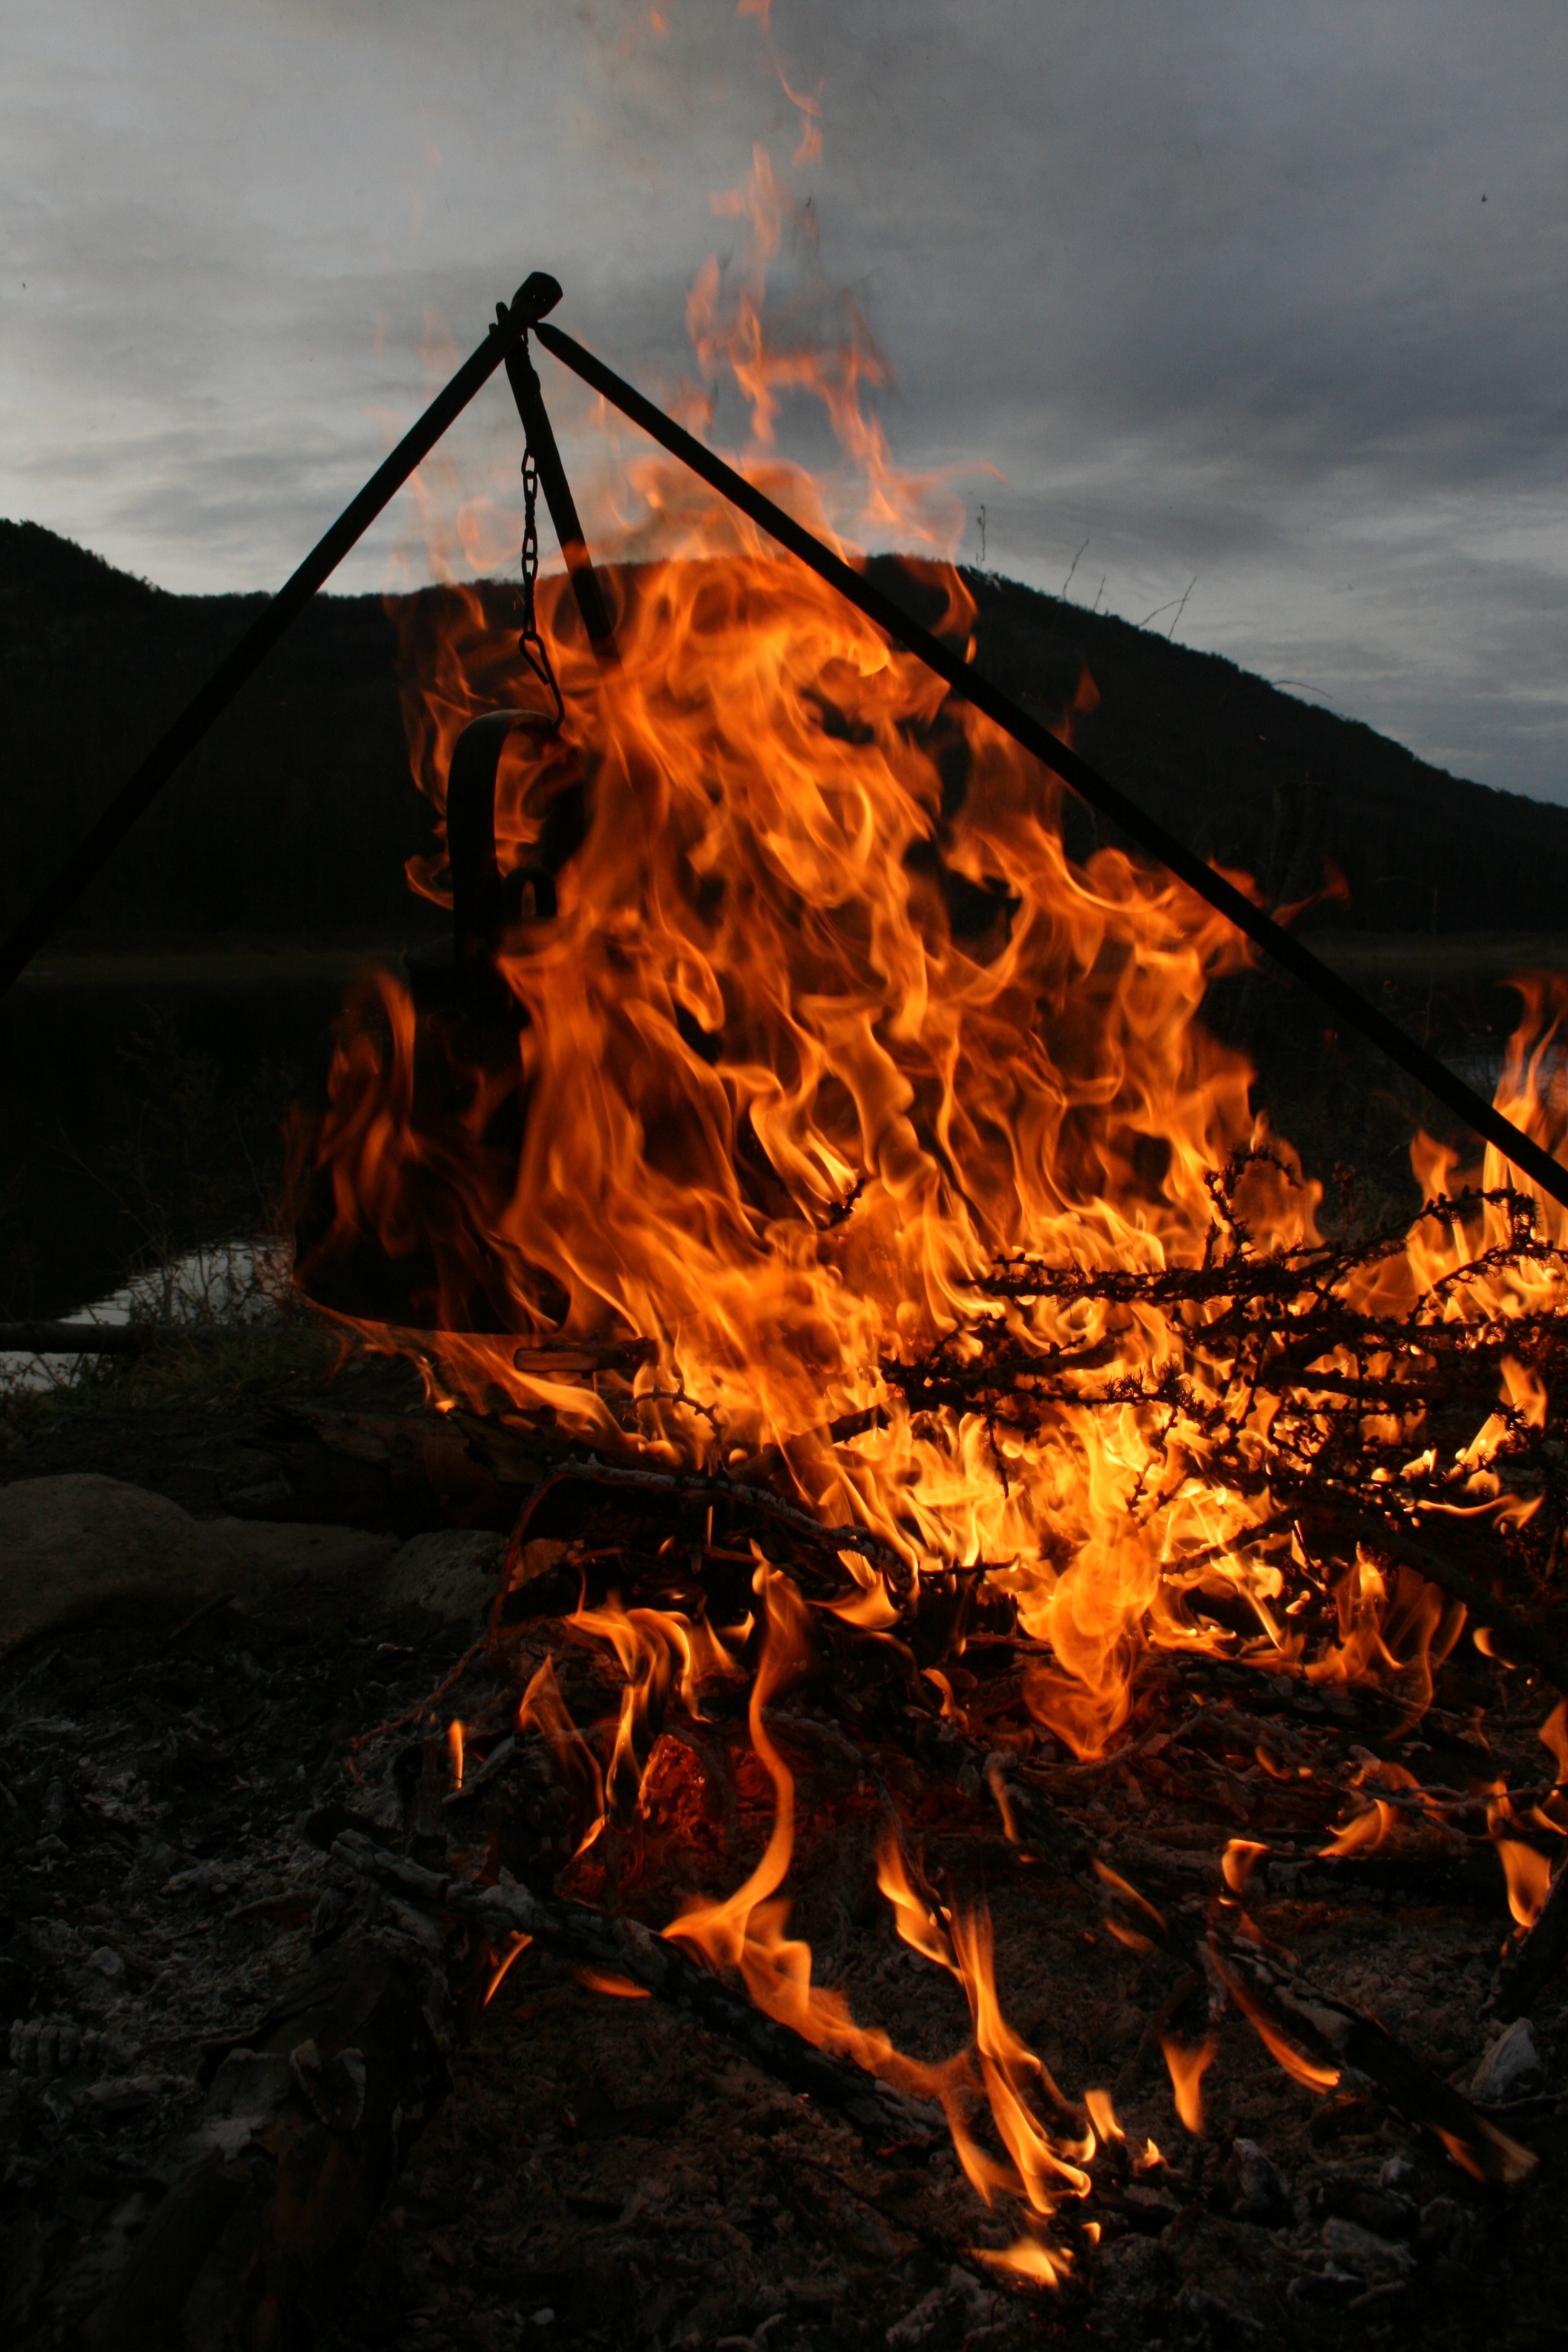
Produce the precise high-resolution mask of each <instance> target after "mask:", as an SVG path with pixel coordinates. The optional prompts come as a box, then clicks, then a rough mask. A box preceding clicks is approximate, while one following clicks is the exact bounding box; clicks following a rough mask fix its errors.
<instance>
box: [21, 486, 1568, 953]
mask: <svg viewBox="0 0 1568 2352" xmlns="http://www.w3.org/2000/svg"><path fill="white" fill-rule="evenodd" d="M879 568H880V569H883V570H884V573H885V574H886V572H887V571H889V570H890V568H891V567H879ZM888 584H891V583H890V582H889V583H888ZM971 584H972V585H973V588H974V590H975V593H976V595H977V597H978V599H979V603H980V608H981V622H980V632H979V639H980V658H981V660H982V661H983V662H984V665H985V666H986V667H987V668H989V669H990V670H991V671H992V672H993V674H994V676H995V677H997V679H998V681H999V682H1000V683H1003V684H1005V686H1006V687H1007V688H1009V689H1010V690H1011V691H1012V692H1014V693H1015V694H1018V695H1023V696H1026V697H1027V698H1030V699H1031V700H1033V701H1034V702H1035V703H1036V704H1037V706H1043V707H1044V708H1045V709H1046V710H1047V712H1050V713H1052V714H1053V715H1054V714H1055V712H1057V711H1058V710H1059V709H1062V708H1064V707H1065V706H1066V705H1067V704H1068V703H1069V702H1070V701H1071V699H1072V698H1073V696H1074V693H1075V690H1076V689H1077V688H1078V687H1079V678H1080V675H1081V672H1082V670H1083V669H1084V668H1085V667H1087V669H1088V671H1089V674H1090V676H1091V677H1092V678H1093V681H1094V685H1095V687H1096V688H1097V689H1098V692H1099V696H1100V701H1099V706H1098V708H1097V709H1094V710H1092V711H1091V712H1089V713H1087V714H1086V715H1084V716H1082V717H1080V718H1079V719H1077V720H1075V738H1076V740H1077V741H1078V743H1079V748H1080V749H1081V750H1082V751H1083V752H1084V753H1085V755H1086V756H1087V757H1088V758H1089V759H1090V760H1091V761H1094V762H1095V763H1096V764H1097V765H1099V766H1100V767H1102V768H1104V769H1105V770H1106V771H1107V772H1109V773H1110V775H1112V776H1113V777H1114V778H1115V779H1116V780H1117V781H1118V782H1121V783H1122V784H1124V785H1125V786H1126V787H1127V788H1128V789H1129V790H1130V791H1131V792H1132V793H1134V794H1135V795H1136V796H1137V797H1138V798H1139V799H1141V800H1142V802H1143V803H1144V804H1145V805H1146V806H1147V807H1148V808H1149V809H1150V810H1151V811H1152V812H1153V813H1154V814H1157V815H1158V816H1159V817H1160V818H1161V819H1162V820H1163V822H1164V823H1165V824H1168V825H1169V826H1170V827H1171V828H1172V829H1173V831H1175V832H1178V833H1181V834H1184V835H1185V836H1186V837H1187V839H1188V840H1189V841H1191V842H1192V843H1193V844H1194V846H1196V847H1197V848H1199V849H1200V850H1202V851H1204V852H1205V854H1207V855H1209V856H1214V857H1216V858H1218V859H1219V860H1220V861H1221V862H1223V863H1225V864H1226V865H1229V866H1241V867H1244V868H1246V869H1247V870H1248V871H1249V872H1252V873H1254V874H1256V875H1257V876H1258V879H1259V881H1260V882H1261V883H1262V885H1263V887H1264V888H1265V890H1266V892H1267V894H1268V897H1269V898H1270V899H1271V900H1276V901H1280V900H1290V899H1294V898H1305V897H1308V896H1310V894H1311V893H1312V892H1313V891H1314V890H1316V889H1318V888H1319V887H1321V883H1322V880H1323V876H1324V868H1325V861H1327V860H1332V861H1333V863H1334V864H1335V865H1336V866H1338V867H1339V868H1340V870H1341V871H1342V873H1343V875H1344V876H1345V878H1346V880H1347V881H1348V883H1349V885H1350V889H1351V900H1350V904H1349V906H1348V907H1345V908H1333V909H1323V910H1321V911H1316V912H1314V914H1313V915H1312V916H1311V917H1310V921H1311V922H1313V923H1321V922H1324V921H1332V922H1337V923H1347V924H1349V925H1351V926H1352V927H1354V928H1356V929H1368V930H1383V931H1388V930H1423V931H1425V930H1429V929H1443V930H1445V931H1453V930H1514V931H1518V930H1554V929H1558V928H1560V927H1561V926H1562V925H1563V915H1562V911H1561V910H1562V908H1563V907H1564V905H1565V904H1568V809H1563V808H1559V807H1555V806H1550V805H1547V804H1544V803H1540V802H1535V801H1530V800H1526V799H1524V798H1522V797H1521V796H1520V795H1518V794H1514V793H1497V792H1492V791H1490V790H1489V789H1488V788H1487V787H1485V786H1484V785H1479V784H1474V783H1468V782H1463V781H1461V780H1460V779H1458V778H1457V777H1454V776H1450V775H1448V774H1447V773H1445V772H1443V771H1442V770H1440V769H1436V768H1432V767H1428V766H1426V764H1425V763H1424V762H1423V761H1419V760H1417V759H1415V758H1414V757H1413V756H1412V754H1411V753H1409V752H1408V751H1405V750H1404V749H1403V748H1402V747H1401V746H1400V745H1398V744H1396V743H1394V742H1390V741H1389V740H1387V739H1386V738H1384V737H1383V736H1380V735H1377V734H1375V733H1373V730H1371V729H1370V728H1367V727H1363V726H1360V725H1357V724H1355V723H1353V722H1351V721H1347V720H1345V719H1339V718H1336V717H1335V716H1334V715H1333V714H1332V713H1331V712H1328V711H1324V710H1321V709H1312V708H1310V707H1309V706H1308V705H1306V704H1303V703H1301V702H1299V701H1296V700H1294V699H1293V698H1291V697H1289V695H1286V694H1282V693H1280V692H1279V691H1278V690H1277V689H1276V688H1272V687H1270V686H1268V685H1267V684H1266V683H1265V682H1264V681H1263V680H1262V679H1260V678H1257V677H1251V676H1249V675H1248V674H1247V672H1246V671H1244V670H1240V669H1237V667H1236V666H1235V665H1234V664H1233V663H1230V662H1227V661H1225V660H1223V659H1221V658H1220V657H1218V656H1215V655H1208V654H1196V653H1193V652H1190V651H1188V650H1187V649H1186V648H1184V647H1183V646H1173V645H1170V644H1168V643H1167V642H1166V641H1165V640H1164V639H1163V637H1160V636H1157V635H1151V634H1150V633H1148V632H1146V631H1143V630H1141V629H1135V628H1131V627H1130V626H1129V625H1127V624H1126V623H1124V622H1121V621H1117V620H1114V619H1111V618H1110V617H1109V616H1106V615H1103V614H1090V613H1087V612H1085V611H1084V610H1082V609H1081V608H1080V607H1079V606H1077V605H1073V604H1063V603H1060V602H1058V601H1057V600H1056V599H1053V598H1050V597H1047V596H1042V595H1038V594H1037V593H1034V592H1033V591H1031V590H1028V589H1025V588H1021V587H1018V586H1016V585H1015V584H1013V583H1008V582H1003V581H995V580H990V579H981V578H978V577H973V576H972V581H971ZM443 593H444V592H442V591H440V590H434V589H432V590H426V591H425V592H422V593H421V595H420V596H419V598H418V599H417V600H416V601H417V605H418V607H419V610H418V611H417V612H416V614H413V615H409V614H406V613H405V619H406V618H410V617H412V618H414V619H415V620H416V621H417V622H418V623H419V624H420V626H418V627H417V628H416V629H415V630H413V631H408V630H405V631H404V632H403V633H402V634H403V635H404V637H405V639H408V640H410V641H413V640H414V639H417V640H419V641H422V642H425V643H428V642H429V641H430V635H431V634H432V633H431V631H430V630H429V628H428V627H427V626H426V624H428V623H430V622H432V621H434V620H435V619H436V618H437V608H438V606H439V603H440V599H441V596H442V594H443ZM487 596H488V597H491V598H493V601H494V610H495V614H496V618H497V621H498V623H504V621H505V620H506V619H507V618H508V616H510V614H511V613H512V612H513V609H514V606H515V597H514V594H513V592H512V591H511V590H510V588H507V587H505V586H501V585H498V586H496V587H495V588H493V589H492V590H489V591H487ZM258 603H259V599H258V598H254V597H242V596H174V595H170V594H167V593H164V592H163V591H162V590H159V589H155V588H152V587H149V586H148V585H147V584H146V583H144V582H141V581H137V580H133V579H132V578H130V577H129V576H128V575H127V574H126V573H124V572H116V571H114V570H113V569H112V568H111V567H110V565H109V564H107V563H105V562H102V561H101V560H100V558H98V557H96V556H93V555H89V554H88V553H86V552H85V551H83V550H81V549H79V548H78V547H76V546H74V545H72V544H71V543H70V542H69V541H66V540H62V539H58V538H57V537H55V536H54V534H53V533H51V532H49V531H47V530H42V529H41V528H39V527H38V526H37V525H36V524H31V523H9V522H0V745H3V751H0V761H3V765H0V918H3V919H4V920H5V921H6V922H9V921H11V920H13V919H15V918H16V916H17V915H18V914H19V913H20V912H21V911H22V909H23V908H24V907H25V906H26V904H27V903H28V901H29V900H30V899H31V898H32V897H33V895H34V893H35V892H36V891H37V889H38V888H39V887H40V886H41V885H42V884H43V882H44V881H45V880H46V879H47V877H48V875H49V873H50V872H51V871H52V869H53V868H54V866H56V865H57V864H58V861H59V859H60V857H61V856H63V854H64V852H65V851H66V849H67V848H68V846H69V845H70V844H72V843H73V842H74V841H75V840H76V839H77V838H78V837H79V835H80V834H81V833H82V832H83V831H84V829H85V828H86V826H87V824H89V822H90V820H91V818H92V817H93V815H94V814H96V813H97V811H98V810H99V809H100V807H101V806H102V805H103V803H105V801H106V800H107V799H108V798H109V797H110V794H111V793H112V792H113V791H114V789H115V788H116V786H117V785H119V784H120V783H121V782H122V781H123V780H124V778H125V777H126V776H127V775H128V774H129V773H130V772H131V770H132V768H133V767H134V765H135V764H136V762H137V761H138V760H139V759H140V758H141V756H142V753H143V752H144V751H146V750H147V748H148V747H149V746H150V745H151V744H152V743H153V740H155V739H156V737H157V736H158V735H159V734H160V733H161V731H162V730H163V728H164V727H165V726H166V725H167V724H168V722H169V721H170V719H173V718H174V715H175V714H176V712H177V711H178V710H179V709H180V708H181V706H182V705H183V703H184V701H185V700H186V698H188V697H189V695H190V694H191V693H192V692H193V691H194V690H195V688H196V687H197V686H198V685H199V684H200V683H201V681H202V679H203V677H205V675H206V673H207V672H208V670H209V669H210V668H211V667H213V666H214V664H215V663H216V661H217V660H218V659H219V658H220V657H221V656H222V655H223V654H224V653H225V652H226V650H227V648H228V647H229V646H231V645H232V644H233V642H234V641H235V639H236V638H237V636H238V635H239V634H240V631H241V630H242V629H243V628H244V626H245V625H246V624H247V621H248V620H249V619H250V617H251V616H252V614H254V612H255V611H256V609H257V607H258ZM399 639H400V632H399V629H398V627H397V625H396V622H395V617H394V614H393V613H392V612H390V611H389V610H388V608H387V607H386V605H385V604H384V603H383V601H382V600H381V599H380V598H377V597H373V596H353V597H350V596H322V597H319V598H318V599H317V601H316V603H315V604H314V605H313V606H312V607H311V608H310V611H309V612H308V613H307V614H305V616H304V617H303V618H302V619H301V620H300V623H299V624H298V625H296V627H295V629H294V631H293V632H292V634H291V635H290V636H289V638H288V639H287V640H286V641H285V643H284V645H283V646H282V647H281V648H280V649H279V651H278V652H277V653H275V654H274V655H273V656H272V658H271V660H270V662H269V663H268V665H267V667H265V668H264V669H263V671H262V672H261V674H260V675H259V677H257V678H256V679H255V680H253V681H252V683H251V684H250V686H249V687H248V688H247V689H246V690H245V692H244V693H243V694H242V696H241V697H240V698H239V699H238V701H237V703H236V704H235V706H234V707H233V709H231V710H230V711H229V713H228V714H227V716H226V718H225V719H224V720H223V721H222V722H221V723H220V725H219V726H218V727H217V728H216V729H215V730H214V731H213V733H212V735H211V736H210V737H209V738H208V740H207V741H206V742H205V744H204V745H203V746H202V748H201V750H200V751H198V752H197V753H196V754H195V757H194V758H193V759H192V760H191V761H189V762H188V764H187V766H186V767H185V768H184V771H183V772H181V773H180V775H179V776H178V777H177V778H176V779H175V780H174V782H173V783H172V784H171V785H170V786H169V787H168V789H167V791H166V792H165V793H164V795H163V799H162V801H161V802H160V803H158V804H157V805H156V806H155V807H154V809H153V811H152V812H151V814H149V815H147V816H146V817H144V818H143V819H142V823H141V824H140V825H139V826H138V828H137V830H136V831H135V833H134V834H133V835H132V837H131V839H130V840H129V841H128V842H127V843H126V845H124V846H123V847H122V849H121V851H120V852H119V854H118V855H117V856H116V857H115V859H114V861H113V863H112V865H111V866H110V868H109V869H108V870H107V871H106V873H105V874H104V876H103V877H101V879H100V882H99V883H98V884H97V885H96V886H95V887H94V888H93V890H92V891H91V892H90V894H89V897H88V898H86V899H85V900H84V901H83V902H82V905H81V907H80V908H79V912H78V914H77V916H76V917H75V918H74V919H73V928H74V929H78V930H79V931H80V930H89V931H91V930H97V931H100V932H104V931H119V932H123V931H128V930H130V931H145V930H149V929H153V930H165V931H180V932H213V931H223V930H236V929H243V930H262V931H273V932H279V931H281V932H316V933H320V932H321V931H324V930H331V929H361V930H363V929H376V930H384V931H392V932H395V931H397V930H400V929H407V928H409V927H410V926H411V925H412V926H414V927H416V928H424V927H426V926H425V924H424V922H423V920H422V919H421V918H420V917H419V916H418V913H417V910H416V908H415V906H414V905H413V904H412V902H411V901H410V899H409V897H408V893H407V889H406V886H405V882H404V878H403V865H404V860H405V858H406V857H407V856H409V855H410V854H411V853H413V852H415V851H416V850H418V849H419V848H421V847H424V846H427V845H428V838H429V825H428V811H427V809H426V804H425V803H424V802H423V801H422V800H421V798H420V796H419V794H418V793H416V790H415V788H414V786H413V783H412V782H411V780H410V776H409V770H408V759H407V753H406V750H405V742H404V733H403V724H402V717H401V710H400V704H399V686H400V677H399V667H400V660H401V658H402V656H400V652H399ZM1068 829H1069V839H1070V841H1071V844H1072V845H1073V847H1074V848H1075V849H1076V850H1079V851H1082V850H1085V849H1087V848H1089V847H1091V846H1092V845H1093V843H1094V841H1095V839H1096V838H1097V837H1098V836H1097V834H1096V831H1095V826H1094V822H1093V820H1092V818H1091V817H1090V816H1089V814H1088V813H1087V812H1086V811H1083V810H1081V809H1078V808H1076V806H1075V807H1074V808H1073V810H1072V812H1071V813H1070V814H1069V818H1068Z"/></svg>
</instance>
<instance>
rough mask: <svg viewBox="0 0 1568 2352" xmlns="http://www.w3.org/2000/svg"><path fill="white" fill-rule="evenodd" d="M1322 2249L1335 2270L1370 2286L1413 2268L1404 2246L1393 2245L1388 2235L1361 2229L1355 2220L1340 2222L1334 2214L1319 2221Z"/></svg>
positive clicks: (1410, 2255) (1404, 2276)
mask: <svg viewBox="0 0 1568 2352" xmlns="http://www.w3.org/2000/svg"><path fill="white" fill-rule="evenodd" d="M1323 2252H1325V2253H1326V2254H1327V2255H1328V2257H1329V2260H1330V2262H1331V2263H1332V2264H1333V2266H1334V2268H1335V2269H1337V2270H1344V2271H1349V2272H1350V2273H1352V2276H1353V2277H1356V2278H1359V2279H1363V2280H1365V2282H1366V2283H1367V2284H1368V2285H1370V2286H1375V2285H1379V2284H1382V2282H1383V2281H1384V2280H1385V2279H1396V2278H1407V2277H1408V2276H1409V2274H1410V2273H1411V2272H1412V2271H1413V2270H1414V2269H1415V2257H1414V2256H1413V2254H1412V2253H1411V2252H1410V2249H1409V2247H1408V2246H1400V2245H1396V2244H1395V2243H1394V2240H1393V2239H1392V2238H1379V2237H1377V2236H1375V2235H1374V2234H1373V2231H1371V2230H1363V2228H1362V2226H1361V2224H1360V2222H1359V2221H1342V2220H1341V2219H1340V2218H1339V2216H1338V2215H1337V2214H1336V2215H1335V2216H1334V2218H1333V2219H1332V2220H1331V2221H1325V2222H1324V2224H1323Z"/></svg>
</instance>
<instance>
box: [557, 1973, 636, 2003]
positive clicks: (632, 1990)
mask: <svg viewBox="0 0 1568 2352" xmlns="http://www.w3.org/2000/svg"><path fill="white" fill-rule="evenodd" d="M573 1974H574V1976H575V1978H576V1979H577V1981H578V1983H579V1984H580V1985H582V1986H583V1987H584V1990H586V1991H588V1992H602V1993H606V1994H608V1996H609V1997H610V1999H611V2000H652V1998H653V1995H652V1994H651V1993H650V1992H649V1991H648V1989H647V1985H640V1984H634V1983H633V1982H632V1980H631V1979H630V1977H612V1976H606V1975H605V1973H604V1972H603V1970H602V1969H590V1968H586V1967H584V1968H579V1969H574V1970H573Z"/></svg>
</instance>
